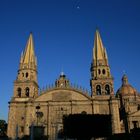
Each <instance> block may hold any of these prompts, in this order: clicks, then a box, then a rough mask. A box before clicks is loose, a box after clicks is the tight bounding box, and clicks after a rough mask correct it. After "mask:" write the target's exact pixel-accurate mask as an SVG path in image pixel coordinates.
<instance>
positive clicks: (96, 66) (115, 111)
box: [8, 30, 140, 140]
mask: <svg viewBox="0 0 140 140" xmlns="http://www.w3.org/2000/svg"><path fill="white" fill-rule="evenodd" d="M124 80H125V81H124ZM126 84H127V79H126V77H123V84H122V87H121V88H120V89H119V90H118V92H117V94H116V97H115V93H114V86H113V77H112V75H111V72H110V67H109V63H108V57H107V52H106V49H105V48H104V46H103V43H102V40H101V37H100V34H99V31H98V30H96V33H95V40H94V49H93V60H92V64H91V80H90V85H91V95H90V94H89V93H88V92H87V91H84V90H83V89H82V88H78V87H76V86H73V85H71V84H70V81H69V80H68V79H67V78H66V75H64V73H61V74H60V76H59V78H58V79H57V80H56V81H55V85H54V86H52V87H48V88H47V89H44V90H42V91H41V92H39V91H38V82H37V60H36V56H35V52H34V44H33V37H32V34H30V37H29V40H28V42H27V46H26V48H25V51H24V53H23V54H22V55H21V60H20V65H19V70H18V75H17V79H16V80H15V81H14V93H13V97H12V99H11V101H10V103H9V116H8V136H9V137H10V138H12V139H14V138H15V137H16V132H17V131H18V132H17V133H18V135H19V137H23V136H25V135H29V133H30V129H29V128H30V127H31V126H32V125H38V126H44V128H45V132H44V133H45V135H46V136H49V140H54V139H56V137H57V134H58V133H59V131H61V130H62V129H63V123H62V118H63V115H69V114H80V113H82V112H86V113H87V114H108V115H111V122H112V133H113V134H114V133H122V132H125V131H130V130H131V129H133V128H134V127H136V126H138V125H140V111H139V110H140V106H139V104H140V96H139V94H138V93H137V92H136V90H135V89H133V88H132V87H131V86H128V85H126ZM124 86H125V87H124ZM127 87H128V88H127ZM129 89H130V94H129ZM132 90H133V91H132ZM127 92H128V93H127ZM131 92H133V93H131ZM124 109H125V113H127V116H122V115H121V111H124ZM126 120H127V124H126ZM17 127H18V130H17Z"/></svg>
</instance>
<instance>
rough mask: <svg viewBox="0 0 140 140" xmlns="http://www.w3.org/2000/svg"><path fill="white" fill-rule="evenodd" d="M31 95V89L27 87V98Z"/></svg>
mask: <svg viewBox="0 0 140 140" xmlns="http://www.w3.org/2000/svg"><path fill="white" fill-rule="evenodd" d="M29 94H30V89H29V88H28V87H27V88H26V89H25V95H26V96H27V97H29Z"/></svg>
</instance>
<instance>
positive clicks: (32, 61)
mask: <svg viewBox="0 0 140 140" xmlns="http://www.w3.org/2000/svg"><path fill="white" fill-rule="evenodd" d="M20 65H28V66H29V67H30V65H32V66H33V65H34V66H37V60H36V56H35V52H34V42H33V35H32V33H30V36H29V39H28V41H27V44H26V48H25V51H24V53H22V55H21V59H20Z"/></svg>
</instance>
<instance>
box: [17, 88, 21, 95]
mask: <svg viewBox="0 0 140 140" xmlns="http://www.w3.org/2000/svg"><path fill="white" fill-rule="evenodd" d="M17 92H18V97H21V88H18V89H17Z"/></svg>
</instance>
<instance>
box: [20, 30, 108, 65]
mask: <svg viewBox="0 0 140 140" xmlns="http://www.w3.org/2000/svg"><path fill="white" fill-rule="evenodd" d="M93 61H94V65H96V66H97V65H98V63H99V62H101V63H102V65H108V57H107V52H106V49H105V48H104V46H103V43H102V39H101V36H100V33H99V31H98V30H96V32H95V38H94V48H93ZM29 64H32V65H34V66H37V60H36V56H35V52H34V42H33V35H32V33H30V36H29V39H28V41H27V45H26V48H25V51H24V53H22V55H21V60H20V65H29Z"/></svg>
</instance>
